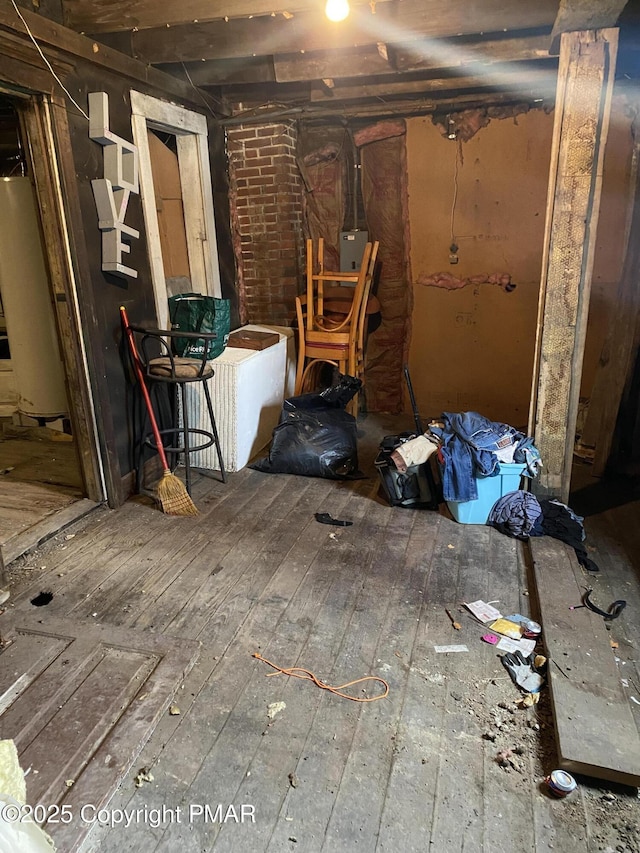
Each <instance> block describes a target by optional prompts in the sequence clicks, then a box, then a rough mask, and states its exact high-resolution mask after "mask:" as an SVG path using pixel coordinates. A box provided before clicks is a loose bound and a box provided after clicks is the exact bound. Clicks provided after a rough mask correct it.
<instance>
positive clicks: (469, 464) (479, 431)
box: [431, 412, 523, 501]
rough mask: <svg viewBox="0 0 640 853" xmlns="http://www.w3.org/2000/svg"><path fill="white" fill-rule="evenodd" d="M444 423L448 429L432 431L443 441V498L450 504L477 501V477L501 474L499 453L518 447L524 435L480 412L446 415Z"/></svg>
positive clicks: (433, 429) (432, 429)
mask: <svg viewBox="0 0 640 853" xmlns="http://www.w3.org/2000/svg"><path fill="white" fill-rule="evenodd" d="M442 419H443V421H444V427H443V428H442V429H439V428H434V427H431V431H432V432H433V433H435V434H436V435H438V436H440V438H441V439H442V448H441V454H442V458H443V460H444V470H443V472H442V492H443V497H444V499H445V500H447V501H473V500H476V499H477V497H478V487H477V484H476V477H477V476H483V477H492V476H495V475H496V474H498V473H499V470H500V469H499V463H498V459H497V457H496V455H495V454H496V451H498V450H500V449H501V448H504V447H508V446H509V445H511V444H515V443H517V442H518V441H519V440H520V439H521V438H522V437H523V436H522V433H520V432H518V431H517V430H516V429H515V428H514V427H511V426H509V425H508V424H501V423H496V422H494V421H490V420H489V419H488V418H485V417H484V416H483V415H480V414H478V412H461V413H459V414H455V413H451V412H445V413H444V414H443V416H442Z"/></svg>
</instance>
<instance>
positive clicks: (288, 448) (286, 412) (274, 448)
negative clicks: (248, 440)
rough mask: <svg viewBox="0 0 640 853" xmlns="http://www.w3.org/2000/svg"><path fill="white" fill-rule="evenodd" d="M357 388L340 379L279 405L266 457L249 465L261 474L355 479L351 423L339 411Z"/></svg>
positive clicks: (355, 382) (352, 381) (348, 416)
mask: <svg viewBox="0 0 640 853" xmlns="http://www.w3.org/2000/svg"><path fill="white" fill-rule="evenodd" d="M361 384H362V383H361V382H360V380H359V379H354V378H353V377H352V376H343V377H341V381H340V384H339V385H336V386H334V387H332V388H327V389H326V390H325V391H322V392H321V393H315V392H313V393H310V394H301V395H299V396H298V397H290V398H289V399H288V400H285V401H284V404H283V407H282V412H281V414H280V423H279V424H278V426H277V427H276V428H275V429H274V430H273V438H272V441H271V448H270V450H269V455H268V456H267V457H266V458H264V459H260V460H258V461H257V462H254V463H252V464H251V465H249V467H250V468H254V469H255V470H257V471H263V472H265V473H267V474H299V475H301V476H303V477H326V478H328V479H331V480H351V479H358V478H360V477H362V476H363V475H362V474H361V473H360V471H359V470H358V438H357V432H356V419H355V418H354V417H353V415H351V414H349V412H346V411H345V409H344V407H345V406H346V405H347V403H348V402H349V400H351V398H352V397H353V396H354V394H355V393H356V392H357V390H358V388H359V387H360V385H361Z"/></svg>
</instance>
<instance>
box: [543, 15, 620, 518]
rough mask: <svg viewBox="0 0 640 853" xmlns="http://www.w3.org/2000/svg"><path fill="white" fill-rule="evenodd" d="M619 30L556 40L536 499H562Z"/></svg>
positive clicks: (568, 472)
mask: <svg viewBox="0 0 640 853" xmlns="http://www.w3.org/2000/svg"><path fill="white" fill-rule="evenodd" d="M617 47H618V30H617V29H604V30H589V31H586V32H576V33H565V34H563V36H562V39H561V45H560V61H559V68H558V86H557V93H556V107H555V124H554V131H553V144H552V152H551V168H550V174H549V193H548V197H547V211H546V230H545V246H544V253H543V262H542V279H541V283H540V299H539V305H538V331H537V339H536V353H535V361H534V374H533V376H534V379H533V394H532V400H531V408H530V413H529V432H530V434H533V435H534V437H535V442H536V446H537V447H538V449H539V450H540V453H541V455H542V459H543V462H544V468H543V470H542V474H541V476H540V478H539V479H538V480H537V481H535V483H534V490H535V491H536V493H537V494H539V495H541V496H549V495H553V496H555V497H560V498H561V499H562V500H564V501H565V502H566V501H567V500H568V497H569V486H570V481H571V461H572V455H573V442H574V435H575V424H576V416H577V411H578V398H579V392H580V378H581V374H582V359H583V353H584V340H585V333H586V328H587V317H588V312H589V295H590V291H591V275H592V270H593V255H594V249H595V236H596V229H597V225H598V213H599V207H600V190H601V186H602V164H603V160H604V148H605V143H606V140H607V131H608V127H609V113H610V109H611V94H612V89H613V79H614V72H615V62H616V55H617Z"/></svg>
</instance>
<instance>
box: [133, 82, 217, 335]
mask: <svg viewBox="0 0 640 853" xmlns="http://www.w3.org/2000/svg"><path fill="white" fill-rule="evenodd" d="M131 125H132V129H133V141H134V143H135V145H136V146H137V148H138V156H139V174H140V193H141V196H142V209H143V212H144V221H145V229H146V233H147V245H148V247H149V263H150V266H151V278H152V282H153V291H154V296H155V303H156V313H157V317H158V325H159V326H160V328H163V329H166V328H168V324H169V310H168V302H167V284H166V279H165V273H164V265H163V261H162V249H161V245H160V229H159V226H158V215H157V211H156V198H155V191H154V185H153V173H152V169H151V154H150V152H149V136H148V133H149V130H159V131H162V132H164V133H170V134H172V135H174V136H175V137H176V141H177V151H178V168H179V169H180V185H181V188H182V202H183V206H184V219H185V228H186V233H187V252H188V255H189V266H190V270H191V284H192V288H191V289H192V290H193V291H194V292H197V293H206V294H209V295H210V296H218V297H220V296H221V295H222V287H221V283H220V269H219V266H218V244H217V239H216V228H215V217H214V211H213V190H212V185H211V165H210V162H209V145H208V131H207V120H206V117H205V116H204V115H202V114H200V113H196V112H193V111H192V110H188V109H186V108H185V107H180V106H178V105H176V104H170V103H168V102H167V101H161V100H159V99H158V98H153V97H151V96H150V95H144V94H142V93H141V92H136V91H135V90H133V89H132V90H131Z"/></svg>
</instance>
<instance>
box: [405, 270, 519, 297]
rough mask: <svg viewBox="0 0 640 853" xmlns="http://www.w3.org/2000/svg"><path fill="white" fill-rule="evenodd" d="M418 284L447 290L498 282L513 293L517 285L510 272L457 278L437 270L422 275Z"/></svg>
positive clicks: (505, 289)
mask: <svg viewBox="0 0 640 853" xmlns="http://www.w3.org/2000/svg"><path fill="white" fill-rule="evenodd" d="M417 283H418V284H423V285H425V286H426V287H444V288H445V289H446V290H458V289H459V288H461V287H466V286H467V285H469V284H471V285H474V284H497V285H498V287H501V288H502V289H503V290H504V291H505V292H506V293H511V291H512V290H515V289H516V285H515V284H513V282H512V281H511V276H510V275H509V273H493V274H492V275H486V273H481V274H480V275H472V276H469V277H468V278H456V276H454V275H451V273H449V272H436V273H432V274H431V275H420V276H418V279H417Z"/></svg>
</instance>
